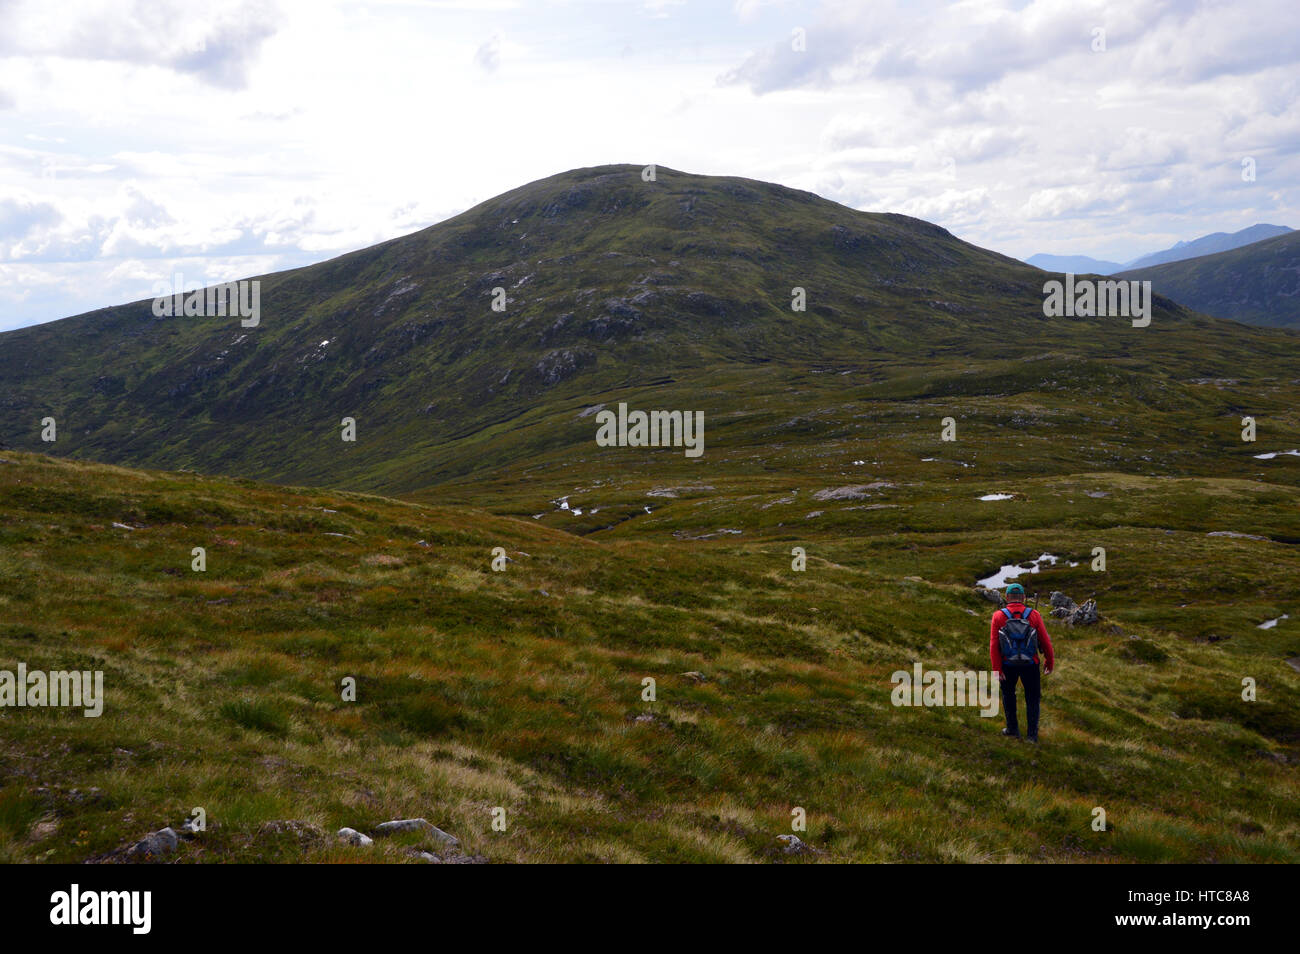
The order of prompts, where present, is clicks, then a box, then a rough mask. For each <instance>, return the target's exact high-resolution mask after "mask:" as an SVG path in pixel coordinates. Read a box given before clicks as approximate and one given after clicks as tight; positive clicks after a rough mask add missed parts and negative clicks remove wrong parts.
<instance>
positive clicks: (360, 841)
mask: <svg viewBox="0 0 1300 954" xmlns="http://www.w3.org/2000/svg"><path fill="white" fill-rule="evenodd" d="M338 836H339V840H340V841H346V842H347V843H348V844H349V845H360V846H361V847H363V848H364V847H365V846H366V845H373V844H374V843H375V841H374V839H373V838H370V837H369V836H367V835H363V834H361V832H359V831H357V830H356V829H355V828H340V829H339V831H338Z"/></svg>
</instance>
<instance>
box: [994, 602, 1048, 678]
mask: <svg viewBox="0 0 1300 954" xmlns="http://www.w3.org/2000/svg"><path fill="white" fill-rule="evenodd" d="M1002 612H1003V614H1004V615H1005V616H1006V618H1007V621H1006V622H1005V623H1003V624H1002V628H1001V629H999V630H998V649H1000V650H1001V651H1002V662H1003V663H1004V664H1005V663H1011V664H1012V665H1021V664H1026V663H1030V664H1032V663H1033V661H1034V657H1035V656H1036V655H1038V630H1037V629H1035V628H1034V624H1033V623H1031V622H1030V621H1029V614H1030V613H1032V612H1033V610H1031V609H1030V608H1029V607H1028V606H1026V607H1025V608H1024V609H1023V610H1021V611H1020V615H1019V616H1013V615H1011V610H1010V608H1008V607H1004V608H1003V610H1002Z"/></svg>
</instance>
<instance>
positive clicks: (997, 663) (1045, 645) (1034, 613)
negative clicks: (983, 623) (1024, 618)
mask: <svg viewBox="0 0 1300 954" xmlns="http://www.w3.org/2000/svg"><path fill="white" fill-rule="evenodd" d="M1024 608H1025V604H1024V603H1008V604H1007V609H1010V610H1013V611H1015V613H1016V615H1017V616H1019V615H1020V613H1021V611H1022V610H1024ZM1028 619H1029V622H1030V623H1032V624H1033V627H1034V629H1036V630H1038V645H1039V646H1040V647H1042V650H1043V655H1044V656H1046V657H1047V668H1048V669H1054V668H1055V667H1056V655H1055V654H1054V653H1053V652H1052V638H1051V637H1050V636H1048V635H1047V627H1046V626H1044V625H1043V617H1042V616H1040V615H1039V613H1038V610H1030V611H1029V616H1028ZM1006 621H1007V614H1006V613H1004V612H1002V610H998V611H997V612H995V613H994V614H993V622H992V623H991V624H990V625H989V659H991V660H992V661H993V671H994V672H1001V671H1002V650H1001V649H1000V648H999V647H998V630H1000V629H1001V628H1002V627H1003V625H1004V624H1005V623H1006ZM1037 664H1038V656H1036V655H1035V656H1034V665H1037Z"/></svg>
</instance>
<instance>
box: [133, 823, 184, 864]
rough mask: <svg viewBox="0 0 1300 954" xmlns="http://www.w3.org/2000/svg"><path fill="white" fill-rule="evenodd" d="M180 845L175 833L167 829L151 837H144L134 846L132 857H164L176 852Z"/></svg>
mask: <svg viewBox="0 0 1300 954" xmlns="http://www.w3.org/2000/svg"><path fill="white" fill-rule="evenodd" d="M179 844H180V837H179V836H178V835H177V834H176V832H175V831H174V830H173V829H172V828H170V827H168V828H163V829H161V830H159V831H156V832H154V833H153V834H151V835H145V837H144V838H143V839H141V840H140V841H139V842H137V843H136V844H135V846H134V847H133V848H132V849H131V854H133V855H153V856H155V857H156V856H158V855H165V854H167V853H168V852H172V851H175V850H176V846H177V845H179Z"/></svg>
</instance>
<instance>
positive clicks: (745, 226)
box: [0, 166, 1293, 493]
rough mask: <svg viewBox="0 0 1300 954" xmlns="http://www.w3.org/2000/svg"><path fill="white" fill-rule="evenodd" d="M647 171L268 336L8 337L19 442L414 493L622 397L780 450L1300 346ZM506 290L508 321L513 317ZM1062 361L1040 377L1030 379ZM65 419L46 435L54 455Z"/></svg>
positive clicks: (579, 180) (474, 224) (898, 219)
mask: <svg viewBox="0 0 1300 954" xmlns="http://www.w3.org/2000/svg"><path fill="white" fill-rule="evenodd" d="M640 173H641V170H640V169H639V168H636V167H632V166H609V167H601V168H596V169H583V170H577V171H573V172H568V173H564V174H562V175H558V176H553V177H551V178H548V179H543V180H541V181H539V182H535V183H532V184H530V185H527V186H524V187H522V188H520V189H516V190H514V191H512V192H509V193H506V194H505V195H502V196H500V197H498V198H496V199H492V200H490V201H488V202H485V203H483V204H481V205H479V206H477V207H475V208H473V209H471V210H469V211H468V212H466V213H464V214H462V215H460V216H457V217H456V218H454V219H451V220H449V221H447V222H444V223H442V224H439V225H436V226H434V227H432V228H429V229H426V230H424V231H422V232H418V233H415V234H413V235H408V236H406V237H403V238H400V239H395V240H393V241H390V242H386V243H384V244H382V245H378V246H375V247H373V248H369V249H365V250H363V251H359V252H355V253H352V254H350V255H345V256H342V257H340V258H337V259H334V260H332V261H329V262H325V263H322V264H319V265H315V266H312V267H309V268H302V269H298V270H294V271H289V272H283V273H278V274H275V275H269V276H264V277H263V278H262V279H261V281H262V289H261V310H262V314H261V321H260V324H259V325H258V327H255V328H244V327H241V326H240V323H239V321H238V320H236V319H234V318H224V319H223V318H184V317H175V318H155V317H154V315H153V313H152V310H151V307H150V302H147V301H146V302H137V303H134V304H130V305H123V306H120V307H115V308H107V309H103V310H101V311H97V312H92V313H89V314H86V315H81V316H78V317H75V318H69V319H65V320H63V321H57V322H52V323H49V324H46V325H40V326H36V327H32V328H25V329H20V330H17V331H11V332H7V333H5V334H3V335H0V381H3V385H4V386H3V390H2V391H0V402H2V404H0V411H2V412H3V419H2V420H3V431H2V432H0V441H3V442H5V443H7V444H8V445H10V446H13V447H17V448H21V449H26V450H32V451H42V452H50V453H56V454H66V455H72V456H77V457H81V458H89V459H96V460H103V461H110V462H115V463H126V464H132V465H140V466H151V467H165V468H173V469H174V468H182V467H184V468H192V469H196V470H199V471H203V472H210V473H225V474H233V475H240V476H247V477H255V478H265V479H270V480H275V481H288V482H296V483H308V484H315V485H330V486H347V487H352V488H357V489H366V490H374V491H382V492H388V493H410V492H415V491H419V490H422V489H426V488H429V487H431V486H432V485H434V484H437V483H439V482H444V481H446V480H449V479H452V478H459V479H472V478H474V477H476V476H479V477H481V476H483V475H485V474H489V473H497V472H499V471H500V469H501V468H503V467H506V466H508V465H511V464H512V463H514V462H517V461H520V460H525V459H529V460H531V459H534V458H536V457H537V456H538V455H539V454H551V453H553V454H557V455H559V456H560V457H561V458H564V457H568V456H572V454H574V453H576V452H582V453H589V452H591V451H592V450H593V446H592V445H593V435H594V426H592V421H591V420H589V419H579V418H577V417H576V414H577V413H578V412H579V411H581V410H582V408H583V407H585V406H589V405H594V404H597V403H601V402H617V401H618V400H621V399H625V398H626V399H631V400H634V401H641V402H643V404H644V402H652V403H651V404H650V405H649V406H651V407H670V408H688V407H689V408H694V409H700V410H704V411H706V412H709V413H710V414H711V415H713V416H711V417H710V418H709V420H710V421H711V422H713V423H712V424H711V431H710V434H711V439H712V440H717V439H718V438H719V437H721V436H723V435H724V434H725V435H736V436H737V437H738V438H740V439H743V440H745V441H749V440H751V439H752V440H757V441H760V442H761V443H762V444H763V445H764V446H768V445H771V444H773V443H788V442H789V439H790V438H792V437H797V436H798V435H799V434H800V433H801V432H800V430H799V428H798V427H795V426H794V425H789V424H787V423H786V422H788V421H789V420H790V417H791V415H786V416H784V417H781V418H780V419H779V420H770V421H768V420H764V419H763V415H762V414H755V413H748V414H747V413H745V411H746V409H748V410H749V411H750V412H756V411H758V409H759V408H760V407H762V406H764V405H766V404H769V403H772V402H774V403H772V406H773V407H774V408H775V409H776V411H775V412H774V413H776V414H777V415H778V416H779V415H780V414H783V413H784V412H785V411H786V410H789V411H790V412H791V414H792V415H793V414H799V415H804V414H807V413H814V414H815V413H820V411H821V410H823V409H824V407H825V405H824V400H841V399H842V394H843V388H842V387H841V385H843V384H846V383H850V382H852V383H853V384H856V385H863V384H867V383H868V382H870V386H872V387H874V388H875V389H876V393H878V394H882V395H883V394H885V393H887V392H888V391H889V389H890V387H891V385H889V384H887V383H886V381H888V380H892V381H894V382H895V383H894V385H893V386H892V387H893V389H894V392H895V393H898V394H900V395H901V394H904V393H906V392H908V391H909V390H911V391H916V390H917V389H919V390H920V392H921V393H930V394H932V395H938V394H943V393H953V392H965V391H971V390H976V391H981V392H983V393H984V394H995V393H1005V392H1007V391H1009V390H1011V391H1014V390H1017V389H1020V388H1022V387H1026V386H1031V385H1033V386H1037V385H1039V383H1040V382H1043V383H1045V382H1047V381H1049V380H1051V381H1054V382H1056V386H1058V387H1067V388H1068V387H1073V386H1076V385H1078V386H1081V387H1083V388H1084V389H1085V390H1091V391H1099V392H1104V391H1105V390H1106V389H1107V388H1108V387H1109V386H1110V385H1109V384H1108V383H1107V382H1111V383H1112V384H1113V383H1115V382H1116V381H1122V383H1121V384H1119V385H1118V387H1119V389H1120V391H1123V392H1129V391H1131V390H1134V389H1136V390H1139V391H1142V390H1147V389H1152V390H1156V389H1157V388H1156V385H1157V384H1160V387H1159V389H1158V390H1161V391H1162V392H1164V393H1171V394H1172V393H1177V392H1178V390H1179V389H1180V388H1183V387H1186V386H1187V385H1185V384H1183V383H1181V381H1180V379H1187V378H1212V377H1230V376H1232V375H1233V374H1234V373H1235V370H1234V369H1235V367H1236V366H1237V365H1238V364H1239V362H1238V361H1234V360H1233V355H1238V356H1241V355H1246V354H1249V355H1250V356H1251V358H1252V360H1253V361H1256V362H1262V363H1261V364H1260V365H1259V366H1260V367H1261V369H1267V368H1269V367H1270V364H1269V362H1270V355H1274V354H1276V355H1278V356H1279V357H1281V356H1283V355H1288V356H1289V355H1290V354H1291V353H1293V349H1292V348H1291V347H1290V345H1291V342H1289V341H1288V342H1283V341H1281V340H1279V339H1277V338H1275V337H1272V338H1270V337H1266V336H1262V335H1260V334H1258V333H1255V332H1243V331H1242V330H1241V329H1239V328H1236V327H1235V326H1226V325H1222V324H1216V323H1214V322H1211V321H1208V320H1206V319H1204V318H1202V317H1199V316H1195V315H1193V314H1191V313H1189V312H1187V311H1185V310H1183V309H1182V308H1180V307H1178V306H1176V305H1173V304H1172V303H1170V302H1168V301H1161V302H1158V303H1157V307H1156V312H1155V318H1154V321H1153V323H1152V326H1151V327H1150V328H1146V329H1136V328H1131V327H1129V325H1128V322H1126V321H1123V320H1119V319H1116V320H1112V321H1110V322H1109V323H1105V324H1104V325H1102V326H1100V328H1104V330H1099V325H1098V323H1096V322H1087V321H1082V320H1067V319H1046V318H1044V317H1043V314H1042V299H1043V293H1042V284H1043V275H1042V273H1041V272H1040V271H1038V270H1036V269H1033V268H1030V267H1029V266H1026V265H1024V264H1022V263H1020V262H1017V261H1014V260H1012V259H1009V258H1006V257H1004V256H1001V255H997V254H995V253H992V252H988V251H985V250H983V249H979V248H976V247H974V246H971V245H969V244H967V243H965V242H961V241H959V240H958V239H956V238H954V237H953V236H952V235H950V234H949V233H947V232H946V231H944V230H943V229H941V228H938V227H936V226H933V225H930V224H927V223H925V222H921V221H918V220H916V219H910V218H907V217H904V216H899V215H891V214H874V213H864V212H856V211H853V210H851V209H848V208H845V207H843V206H840V205H837V204H835V203H832V202H828V201H826V200H823V199H820V198H818V197H816V196H814V195H811V194H809V193H804V192H798V191H795V190H792V189H787V188H783V187H780V186H775V185H768V184H764V183H759V182H753V181H749V180H743V179H733V178H724V177H706V176H691V175H686V174H683V173H678V172H673V171H671V170H668V169H663V168H661V169H659V170H658V176H657V181H654V182H645V181H643V180H642V177H641V174H640ZM796 287H799V288H803V289H804V290H805V292H806V300H807V305H806V310H805V311H802V312H798V311H794V310H792V307H791V306H792V300H793V299H792V296H793V294H794V293H793V291H792V290H793V289H795V288H796ZM496 288H501V289H504V292H505V295H506V296H507V301H506V306H505V310H504V311H493V310H492V302H493V290H494V289H496ZM1047 352H1050V353H1051V355H1052V358H1051V359H1050V361H1047V362H1044V363H1041V364H1039V365H1037V366H1035V367H1034V368H1028V367H1025V368H1021V367H1017V366H1016V364H1015V359H1017V358H1018V357H1021V356H1023V355H1026V354H1038V353H1047ZM1157 354H1158V355H1161V363H1160V365H1159V366H1158V367H1153V361H1152V356H1154V355H1157ZM1099 362H1100V363H1099ZM1103 364H1104V367H1105V371H1104V372H1103V371H1102V370H1101V369H1102V367H1103ZM813 371H829V372H830V373H829V374H824V375H814V374H812V373H811V372H813ZM841 371H847V372H849V374H848V375H847V376H846V377H837V375H838V373H839V372H841ZM935 373H937V374H938V376H932V375H933V374H935ZM1288 373H1290V372H1288ZM918 376H926V377H925V381H924V383H922V380H921V378H920V377H918ZM945 376H946V377H945ZM793 381H798V382H799V384H798V386H797V387H790V386H789V382H793ZM900 381H901V382H904V383H902V384H901V385H900V384H899V383H898V382H900ZM723 384H725V387H726V388H727V393H725V394H724V393H722V392H721V391H720V390H719V386H720V385H723ZM773 388H775V389H776V393H775V394H771V395H770V396H771V401H770V402H769V400H768V397H767V396H768V395H769V392H771V391H772V389H773ZM1171 388H1172V391H1171V390H1170V389H1171ZM823 391H825V392H826V393H825V394H823V393H822V392H823ZM804 405H806V407H805V406H804ZM632 406H633V407H636V406H637V405H636V404H633V405H632ZM765 413H766V412H765ZM717 415H723V417H721V418H719V417H718V416H717ZM47 416H49V417H54V418H55V421H56V423H57V425H58V440H57V441H56V442H55V443H53V444H48V443H43V442H42V441H41V440H40V436H41V427H40V421H41V420H42V419H43V418H45V417H47ZM344 417H350V418H353V419H355V421H356V422H357V424H356V427H357V440H356V441H355V442H354V443H345V442H343V441H342V440H341V439H340V430H341V427H340V425H341V421H342V419H343V418H344ZM723 420H725V421H726V424H725V427H723V425H722V424H721V421H723ZM718 428H723V429H722V430H718ZM753 428H756V429H755V430H752V433H749V434H746V433H745V432H746V431H748V430H750V429H753ZM783 431H785V433H783ZM806 431H807V428H804V432H805V433H806Z"/></svg>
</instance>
